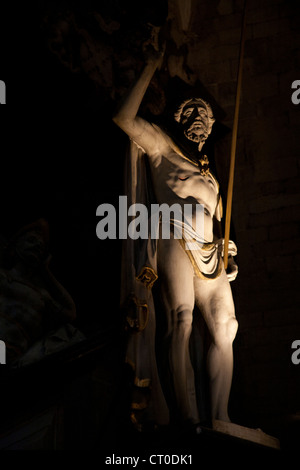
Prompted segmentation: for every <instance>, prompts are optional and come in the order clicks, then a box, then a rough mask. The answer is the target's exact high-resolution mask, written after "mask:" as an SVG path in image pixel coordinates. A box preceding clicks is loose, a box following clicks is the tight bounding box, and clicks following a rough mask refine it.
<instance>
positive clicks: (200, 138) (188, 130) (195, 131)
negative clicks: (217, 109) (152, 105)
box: [175, 99, 214, 150]
mask: <svg viewBox="0 0 300 470" xmlns="http://www.w3.org/2000/svg"><path fill="white" fill-rule="evenodd" d="M175 119H176V120H177V122H180V124H181V125H182V126H183V132H184V135H185V137H186V138H187V139H189V140H191V141H192V142H196V143H198V149H199V150H201V149H202V147H203V145H204V143H205V141H206V139H207V137H208V136H209V134H210V133H211V128H212V125H213V122H214V118H213V116H212V112H211V109H210V107H209V105H207V104H206V103H205V102H204V101H203V100H201V99H192V100H189V101H187V102H185V103H184V104H183V106H182V108H181V109H180V112H178V113H177V114H176V115H175Z"/></svg>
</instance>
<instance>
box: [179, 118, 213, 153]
mask: <svg viewBox="0 0 300 470" xmlns="http://www.w3.org/2000/svg"><path fill="white" fill-rule="evenodd" d="M200 129H201V132H200ZM184 135H185V137H186V138H187V139H189V140H191V141H192V142H196V143H197V144H198V148H199V150H201V148H202V147H203V145H204V143H205V141H206V139H207V137H208V131H207V130H206V129H205V128H204V126H201V128H200V126H199V127H198V126H195V125H194V123H193V124H192V125H191V126H190V127H188V128H187V129H185V130H184Z"/></svg>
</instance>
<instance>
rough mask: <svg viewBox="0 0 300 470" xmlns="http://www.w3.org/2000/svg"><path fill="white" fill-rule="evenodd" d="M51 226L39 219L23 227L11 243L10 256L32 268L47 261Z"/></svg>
mask: <svg viewBox="0 0 300 470" xmlns="http://www.w3.org/2000/svg"><path fill="white" fill-rule="evenodd" d="M48 243H49V226H48V222H47V221H46V220H44V219H39V220H37V221H35V222H33V223H31V224H29V225H26V226H25V227H22V228H21V229H20V230H18V232H17V233H16V234H15V235H14V236H13V237H12V239H11V240H10V243H9V248H10V254H11V255H12V254H13V255H14V257H17V258H18V259H21V260H22V261H23V262H25V263H27V264H31V265H32V266H35V265H38V264H40V263H41V262H43V260H45V258H46V256H47V254H48Z"/></svg>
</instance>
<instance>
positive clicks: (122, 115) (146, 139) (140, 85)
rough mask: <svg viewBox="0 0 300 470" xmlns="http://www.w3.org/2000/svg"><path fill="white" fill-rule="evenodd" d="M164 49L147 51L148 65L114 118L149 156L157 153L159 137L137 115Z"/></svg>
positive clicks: (148, 124)
mask: <svg viewBox="0 0 300 470" xmlns="http://www.w3.org/2000/svg"><path fill="white" fill-rule="evenodd" d="M163 55H164V49H163V48H160V49H159V50H156V49H155V48H154V46H151V45H150V46H149V47H148V48H147V51H146V64H145V66H144V68H143V70H142V72H141V74H140V76H139V77H138V79H137V80H136V82H135V83H134V85H133V86H132V87H131V89H130V90H129V91H128V93H127V95H126V96H125V97H124V98H123V100H122V103H121V104H120V105H119V106H118V110H117V111H116V112H115V114H114V116H113V121H114V122H115V124H117V126H119V127H120V128H121V129H122V130H123V131H124V132H125V133H126V134H127V135H128V136H129V137H130V139H132V140H134V141H135V142H136V143H137V144H138V145H140V146H141V147H142V148H143V149H144V150H145V152H146V153H147V154H152V153H155V151H156V150H157V146H158V145H159V136H160V134H158V133H157V131H156V130H155V128H154V127H153V126H152V125H151V124H150V123H148V122H147V121H146V120H144V119H143V118H141V117H139V116H138V115H137V113H138V110H139V107H140V104H141V102H142V100H143V97H144V95H145V93H146V90H147V88H148V86H149V84H150V82H151V79H152V77H153V75H154V74H155V71H156V70H157V68H158V67H159V66H160V63H161V61H162V58H163Z"/></svg>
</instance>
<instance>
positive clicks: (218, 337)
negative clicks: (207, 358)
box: [214, 317, 238, 347]
mask: <svg viewBox="0 0 300 470" xmlns="http://www.w3.org/2000/svg"><path fill="white" fill-rule="evenodd" d="M237 329H238V322H237V320H236V318H235V317H229V318H227V319H226V320H225V321H222V322H218V323H217V324H216V326H215V335H214V342H215V343H216V344H217V345H219V346H223V347H226V346H230V345H231V344H232V343H233V341H234V338H235V336H236V333H237Z"/></svg>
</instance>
